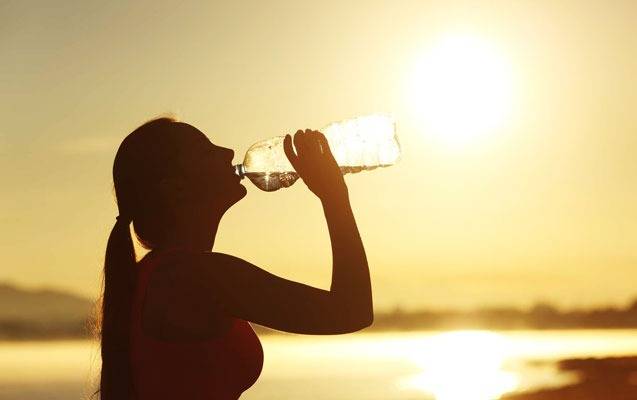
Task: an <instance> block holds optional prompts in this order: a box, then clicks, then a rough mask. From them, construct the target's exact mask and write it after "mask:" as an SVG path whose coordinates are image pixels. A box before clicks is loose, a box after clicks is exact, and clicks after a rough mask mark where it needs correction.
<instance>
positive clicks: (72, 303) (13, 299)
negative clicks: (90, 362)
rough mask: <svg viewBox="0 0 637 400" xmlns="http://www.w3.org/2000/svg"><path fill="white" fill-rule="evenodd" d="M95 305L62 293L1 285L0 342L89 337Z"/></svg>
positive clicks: (87, 300) (78, 297)
mask: <svg viewBox="0 0 637 400" xmlns="http://www.w3.org/2000/svg"><path fill="white" fill-rule="evenodd" d="M93 307H94V305H93V302H92V301H91V300H89V299H86V298H84V297H81V296H78V295H74V294H70V293H66V292H63V291H59V290H52V289H41V290H30V289H25V288H21V287H18V286H15V285H12V284H7V283H0V339H38V338H61V337H82V336H86V335H88V328H87V326H88V322H87V320H88V317H89V316H90V315H91V312H92V310H93Z"/></svg>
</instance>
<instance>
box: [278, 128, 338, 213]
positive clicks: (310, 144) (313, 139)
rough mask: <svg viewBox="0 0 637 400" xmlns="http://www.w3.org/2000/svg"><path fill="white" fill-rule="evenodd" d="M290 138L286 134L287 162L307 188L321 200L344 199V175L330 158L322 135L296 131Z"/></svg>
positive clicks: (327, 146)
mask: <svg viewBox="0 0 637 400" xmlns="http://www.w3.org/2000/svg"><path fill="white" fill-rule="evenodd" d="M294 147H295V148H296V153H295V152H294V149H293V148H292V137H291V136H290V135H285V139H284V140H283V149H284V151H285V155H286V156H287V157H288V160H290V163H291V164H292V166H293V167H294V169H295V170H296V172H297V173H298V174H299V177H300V178H301V179H303V182H305V184H306V185H307V187H308V188H309V189H310V190H311V191H312V192H313V193H314V194H315V195H316V196H317V197H318V198H319V199H321V201H326V200H338V199H341V198H342V197H343V196H345V197H347V186H346V185H345V180H344V179H343V174H342V173H341V170H340V168H339V166H338V164H336V161H335V160H334V156H332V152H331V151H330V146H329V145H328V143H327V140H326V139H325V136H324V135H323V134H322V133H321V132H318V131H312V130H310V129H306V130H305V132H304V131H302V130H298V131H297V132H296V134H294Z"/></svg>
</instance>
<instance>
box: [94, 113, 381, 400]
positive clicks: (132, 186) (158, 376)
mask: <svg viewBox="0 0 637 400" xmlns="http://www.w3.org/2000/svg"><path fill="white" fill-rule="evenodd" d="M293 140H294V148H295V149H296V150H294V149H293V146H292V138H291V136H290V135H287V136H286V137H285V141H284V148H285V153H286V155H287V157H288V159H289V160H290V162H291V163H292V165H293V167H294V169H295V170H296V171H297V172H298V174H299V175H300V177H301V178H302V179H303V181H304V182H305V183H306V184H307V186H308V187H309V189H310V190H311V191H312V192H314V194H316V196H317V197H318V198H319V199H320V200H321V202H322V205H323V209H324V212H325V218H326V220H327V225H328V228H329V234H330V239H331V244H332V257H333V272H332V285H331V290H330V291H326V290H320V289H317V288H314V287H311V286H307V285H304V284H301V283H298V282H292V281H289V280H286V279H283V278H280V277H277V276H275V275H272V274H270V273H268V272H266V271H265V270H263V269H260V268H258V267H256V266H254V265H252V264H250V263H249V262H247V261H245V260H242V259H240V258H237V257H233V256H230V255H227V254H222V253H215V252H212V251H211V250H212V248H213V245H214V241H215V236H216V233H217V228H218V226H219V222H220V220H221V217H222V216H223V214H224V213H225V212H226V211H227V210H228V208H230V206H232V205H233V204H234V203H236V202H237V201H239V200H240V199H242V198H243V197H244V196H245V195H246V189H245V188H244V187H243V186H242V185H241V184H240V183H239V178H238V177H237V176H236V175H235V173H234V168H233V167H232V158H233V156H234V152H233V151H232V150H229V149H226V148H223V147H219V146H216V145H214V144H212V143H211V142H210V141H209V140H208V138H207V137H206V136H205V135H204V134H203V133H201V132H200V131H198V130H197V129H196V128H194V127H192V126H190V125H188V124H185V123H181V122H177V121H174V120H172V119H169V118H160V119H156V120H153V121H150V122H148V123H146V124H144V125H142V126H141V127H139V128H137V129H136V130H135V131H134V132H132V133H131V134H130V135H128V136H127V137H126V138H125V139H124V141H123V142H122V144H121V145H120V147H119V150H118V151H117V155H116V156H115V162H114V166H113V179H114V184H115V194H116V196H117V205H118V208H119V216H118V217H117V222H116V223H115V226H114V227H113V230H112V232H111V235H110V237H109V240H108V245H107V248H106V257H105V264H104V293H103V299H102V318H101V322H102V323H101V346H102V347H101V353H102V372H101V379H100V389H99V391H100V397H101V399H102V400H115V399H117V400H122V399H138V400H146V399H153V400H160V399H220V400H222V399H223V400H225V399H237V398H239V397H240V395H241V393H242V392H243V391H245V390H246V389H247V388H249V387H250V386H251V385H252V384H253V383H254V382H255V381H256V379H257V378H258V376H259V374H260V372H261V368H262V364H263V353H262V349H261V344H260V342H259V339H258V338H257V337H256V335H255V333H254V331H253V330H252V328H251V327H250V324H249V323H248V322H247V321H250V322H254V323H257V324H260V325H263V326H267V327H269V328H273V329H278V330H282V331H286V332H295V333H304V334H338V333H347V332H354V331H357V330H359V329H362V328H364V327H366V326H369V325H370V324H371V322H372V319H373V311H372V297H371V288H370V280H369V270H368V267H367V260H366V257H365V250H364V249H363V244H362V242H361V239H360V236H359V234H358V229H357V227H356V222H355V220H354V216H353V214H352V210H351V207H350V204H349V199H348V191H347V187H346V185H345V182H344V180H343V177H342V175H341V173H340V170H339V168H338V166H337V164H336V162H335V161H334V158H333V157H332V155H331V152H330V150H329V146H328V144H327V141H326V140H325V137H324V136H323V135H322V134H321V133H319V132H316V131H310V130H305V131H298V132H296V134H295V135H294V139H293ZM131 222H132V223H133V227H134V229H135V233H136V235H137V237H138V239H139V240H140V242H141V243H142V244H143V246H144V247H146V248H148V249H149V250H150V252H149V253H148V254H147V255H146V256H145V257H144V258H143V259H142V260H141V261H139V262H136V258H135V252H134V249H133V242H132V238H131V234H130V229H129V224H130V223H131ZM300 267H302V265H301V266H300Z"/></svg>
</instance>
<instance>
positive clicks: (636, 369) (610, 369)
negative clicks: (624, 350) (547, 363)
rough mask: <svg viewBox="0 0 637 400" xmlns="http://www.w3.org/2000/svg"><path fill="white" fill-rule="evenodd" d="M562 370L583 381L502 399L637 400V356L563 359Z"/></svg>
mask: <svg viewBox="0 0 637 400" xmlns="http://www.w3.org/2000/svg"><path fill="white" fill-rule="evenodd" d="M559 367H560V368H561V369H562V370H564V371H571V372H575V373H577V374H578V375H579V376H580V377H581V380H580V382H578V383H576V384H573V385H569V386H564V387H561V388H557V389H548V390H540V391H537V392H532V393H524V394H516V395H509V396H505V397H503V399H502V400H637V356H636V357H618V358H601V359H600V358H587V359H573V360H564V361H561V362H560V363H559Z"/></svg>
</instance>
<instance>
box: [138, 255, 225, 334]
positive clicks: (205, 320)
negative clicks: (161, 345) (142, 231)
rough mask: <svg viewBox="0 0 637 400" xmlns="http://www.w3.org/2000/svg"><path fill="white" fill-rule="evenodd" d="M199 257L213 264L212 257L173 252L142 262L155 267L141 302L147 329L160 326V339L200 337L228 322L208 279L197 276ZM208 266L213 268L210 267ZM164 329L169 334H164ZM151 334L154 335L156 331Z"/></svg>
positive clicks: (219, 299)
mask: <svg viewBox="0 0 637 400" xmlns="http://www.w3.org/2000/svg"><path fill="white" fill-rule="evenodd" d="M202 256H203V257H206V259H207V260H208V263H214V262H215V261H216V258H217V256H215V255H212V254H206V255H201V254H196V253H193V252H189V251H183V250H175V251H170V252H163V253H162V254H154V255H150V258H148V259H147V260H145V261H144V262H146V263H153V264H154V267H153V268H152V271H150V276H149V280H148V286H147V288H146V298H145V301H144V321H145V324H144V325H145V326H146V327H147V328H148V327H153V326H158V325H160V326H163V331H164V332H163V333H161V336H164V335H167V336H169V337H194V336H196V337H201V335H203V336H207V335H209V334H212V333H214V332H217V333H218V332H219V329H220V328H221V330H223V329H224V328H225V327H226V324H227V323H225V322H223V321H227V320H228V318H229V315H227V314H226V312H225V310H224V307H223V299H222V298H220V297H219V293H218V292H217V291H216V290H214V287H213V286H214V285H213V284H212V282H211V278H210V277H202V276H197V271H198V270H199V268H200V264H201V261H200V257H202ZM221 258H223V257H221ZM210 267H213V265H211V264H209V268H210ZM219 324H221V325H219ZM151 329H152V328H151ZM166 329H168V330H169V332H165V331H166ZM152 330H155V329H152ZM154 333H155V334H154V335H153V336H156V335H157V332H156V330H155V332H154Z"/></svg>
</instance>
